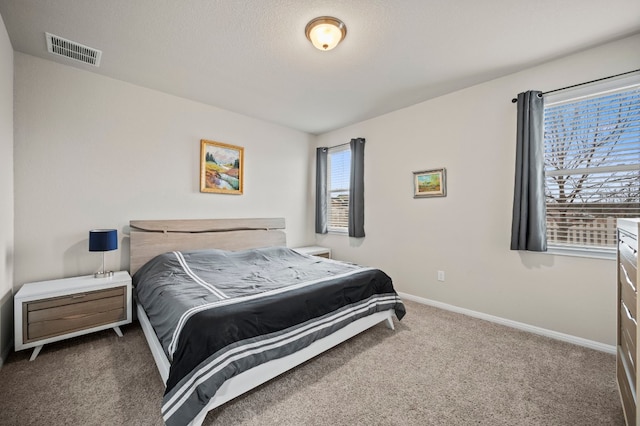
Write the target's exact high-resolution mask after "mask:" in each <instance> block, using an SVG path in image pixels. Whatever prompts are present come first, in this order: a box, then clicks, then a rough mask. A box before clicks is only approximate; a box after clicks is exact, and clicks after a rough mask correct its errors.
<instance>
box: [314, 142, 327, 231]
mask: <svg viewBox="0 0 640 426" xmlns="http://www.w3.org/2000/svg"><path fill="white" fill-rule="evenodd" d="M327 221H328V219H327V148H318V149H316V234H326V233H327Z"/></svg>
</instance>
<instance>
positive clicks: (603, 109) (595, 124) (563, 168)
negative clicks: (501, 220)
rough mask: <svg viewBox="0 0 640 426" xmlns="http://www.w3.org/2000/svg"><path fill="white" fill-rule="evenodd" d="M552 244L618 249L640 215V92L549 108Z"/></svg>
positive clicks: (547, 139) (547, 164)
mask: <svg viewBox="0 0 640 426" xmlns="http://www.w3.org/2000/svg"><path fill="white" fill-rule="evenodd" d="M544 126H545V129H544V138H545V195H546V205H547V241H548V243H549V244H556V245H570V246H598V247H614V246H615V245H616V237H615V228H616V219H617V218H621V217H638V216H640V88H639V87H635V88H632V89H627V90H624V91H619V92H616V93H607V94H603V95H600V96H595V97H593V96H592V97H589V98H586V99H584V98H583V99H579V100H574V101H571V100H570V101H563V102H561V103H557V104H553V103H550V104H549V105H545V119H544Z"/></svg>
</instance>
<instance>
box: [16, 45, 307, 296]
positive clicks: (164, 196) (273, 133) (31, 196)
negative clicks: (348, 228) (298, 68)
mask: <svg viewBox="0 0 640 426" xmlns="http://www.w3.org/2000/svg"><path fill="white" fill-rule="evenodd" d="M200 139H210V140H216V141H219V142H224V143H228V144H232V145H239V146H242V147H244V149H245V151H244V159H245V183H244V194H243V195H227V194H211V193H200V192H199V188H200V186H199V185H200V183H199V167H200V164H199V161H200ZM313 142H314V137H312V136H310V135H308V134H305V133H302V132H298V131H294V130H291V129H287V128H284V127H281V126H277V125H273V124H270V123H266V122H263V121H259V120H255V119H252V118H249V117H245V116H241V115H238V114H234V113H231V112H228V111H225V110H221V109H218V108H214V107H211V106H207V105H204V104H200V103H196V102H192V101H188V100H185V99H182V98H178V97H175V96H171V95H167V94H164V93H161V92H157V91H153V90H149V89H145V88H142V87H139V86H135V85H131V84H128V83H124V82H122V81H118V80H114V79H110V78H106V77H103V76H100V75H98V74H94V73H91V72H88V71H83V70H79V69H76V68H72V67H68V66H64V65H60V64H57V63H54V62H51V61H46V60H42V59H38V58H35V57H33V56H29V55H25V54H22V53H18V52H16V54H15V152H14V156H15V163H14V167H15V279H14V282H15V287H16V289H17V288H18V287H20V286H21V285H22V284H23V283H25V282H30V281H33V280H41V279H53V278H61V277H68V276H75V275H82V274H89V273H93V272H94V271H96V270H98V269H99V268H100V265H101V260H102V257H101V255H100V254H98V253H89V252H88V235H89V230H90V229H93V228H117V229H118V230H119V235H120V238H121V241H120V248H119V250H118V251H117V252H109V253H107V254H106V259H107V268H108V269H127V268H128V265H129V259H128V256H129V244H128V239H127V238H126V235H125V234H126V233H127V231H128V229H127V227H128V223H129V220H132V219H188V218H229V217H285V219H286V224H287V241H288V243H289V245H290V246H296V245H302V244H306V243H309V242H313V239H314V236H313V228H312V227H311V226H310V223H309V219H308V218H309V214H308V211H307V210H308V208H309V207H307V206H308V205H309V202H310V200H311V198H310V196H311V195H310V194H309V191H308V188H309V182H308V176H309V173H308V170H307V162H308V158H309V151H310V150H312V149H313V146H312V144H313Z"/></svg>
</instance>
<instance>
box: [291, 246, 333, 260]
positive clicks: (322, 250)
mask: <svg viewBox="0 0 640 426" xmlns="http://www.w3.org/2000/svg"><path fill="white" fill-rule="evenodd" d="M291 250H294V251H297V252H298V253H302V254H308V255H311V256H318V257H326V258H327V259H331V249H330V248H326V247H320V246H307V247H296V248H293V249H291Z"/></svg>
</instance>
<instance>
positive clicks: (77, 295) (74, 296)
mask: <svg viewBox="0 0 640 426" xmlns="http://www.w3.org/2000/svg"><path fill="white" fill-rule="evenodd" d="M85 296H86V294H74V295H73V296H71V298H72V299H82V298H83V297H85Z"/></svg>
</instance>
